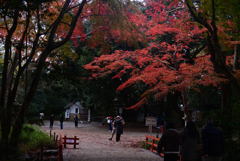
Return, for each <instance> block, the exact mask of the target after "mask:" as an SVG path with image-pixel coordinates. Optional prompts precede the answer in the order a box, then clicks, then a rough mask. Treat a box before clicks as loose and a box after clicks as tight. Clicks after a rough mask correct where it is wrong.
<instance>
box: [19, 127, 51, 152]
mask: <svg viewBox="0 0 240 161" xmlns="http://www.w3.org/2000/svg"><path fill="white" fill-rule="evenodd" d="M19 142H20V144H19V152H20V153H24V152H27V151H33V150H36V149H39V148H40V147H41V145H43V146H48V147H53V146H54V140H53V139H50V137H49V136H48V134H47V133H45V132H43V131H41V130H40V129H39V128H38V127H33V126H24V127H23V130H22V133H21V136H20V141H19Z"/></svg>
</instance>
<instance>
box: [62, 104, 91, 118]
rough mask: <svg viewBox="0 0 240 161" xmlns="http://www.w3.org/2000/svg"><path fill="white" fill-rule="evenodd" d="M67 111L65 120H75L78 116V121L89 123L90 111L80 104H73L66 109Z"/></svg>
mask: <svg viewBox="0 0 240 161" xmlns="http://www.w3.org/2000/svg"><path fill="white" fill-rule="evenodd" d="M64 109H65V110H66V111H65V119H66V120H73V119H74V117H75V116H76V115H77V116H78V120H81V121H88V109H84V107H82V105H81V103H80V102H72V103H69V104H68V105H66V106H65V107H64Z"/></svg>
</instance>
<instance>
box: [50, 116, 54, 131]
mask: <svg viewBox="0 0 240 161" xmlns="http://www.w3.org/2000/svg"><path fill="white" fill-rule="evenodd" d="M49 120H50V129H51V130H52V127H53V122H54V115H53V114H52V115H51V116H50V119H49Z"/></svg>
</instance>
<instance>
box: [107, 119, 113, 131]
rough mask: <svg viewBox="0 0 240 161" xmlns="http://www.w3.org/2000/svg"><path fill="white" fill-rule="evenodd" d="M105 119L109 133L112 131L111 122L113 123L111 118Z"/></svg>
mask: <svg viewBox="0 0 240 161" xmlns="http://www.w3.org/2000/svg"><path fill="white" fill-rule="evenodd" d="M106 119H107V123H108V130H109V132H111V131H112V122H113V120H112V116H109V117H107V118H106Z"/></svg>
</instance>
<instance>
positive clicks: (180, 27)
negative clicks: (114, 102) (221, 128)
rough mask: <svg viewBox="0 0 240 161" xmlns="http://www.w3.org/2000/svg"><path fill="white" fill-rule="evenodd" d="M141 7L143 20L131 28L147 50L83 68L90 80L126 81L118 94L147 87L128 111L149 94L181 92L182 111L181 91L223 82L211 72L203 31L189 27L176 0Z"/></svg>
mask: <svg viewBox="0 0 240 161" xmlns="http://www.w3.org/2000/svg"><path fill="white" fill-rule="evenodd" d="M145 3H146V10H145V19H144V18H142V19H141V23H137V24H138V27H139V28H140V29H141V30H142V31H143V32H144V33H145V35H146V39H147V41H148V44H149V45H148V46H147V47H145V48H143V49H138V50H135V51H123V50H119V51H115V52H114V53H113V54H110V55H102V56H100V57H97V58H95V60H94V61H93V62H91V63H90V64H87V65H85V68H86V69H87V70H90V71H92V78H98V77H104V76H106V75H109V74H115V76H113V79H121V77H123V76H124V75H126V74H128V75H129V79H128V80H127V81H125V82H123V83H122V84H121V85H120V86H119V87H118V89H117V90H118V91H119V90H123V89H124V88H127V87H129V86H131V85H133V84H135V83H136V82H144V83H145V84H147V85H148V86H149V88H148V90H146V91H145V92H144V93H143V94H142V99H141V100H140V101H139V102H138V103H137V104H135V105H133V106H131V107H129V109H135V108H138V107H140V106H142V105H143V104H144V103H146V100H147V98H148V97H149V96H150V94H152V93H155V96H156V98H158V99H161V98H163V96H164V95H167V94H170V93H173V92H174V91H181V93H182V97H183V104H184V106H187V103H186V97H185V95H186V94H185V90H187V89H188V88H190V87H191V88H193V89H195V90H197V91H199V89H198V88H197V87H198V85H200V84H203V85H205V86H207V85H214V86H216V85H217V84H220V83H221V82H227V79H226V78H225V77H219V76H218V75H216V73H215V72H214V69H216V66H215V64H214V63H212V62H211V61H210V60H211V59H210V58H211V56H210V55H208V54H207V50H206V49H207V48H206V45H207V41H206V39H205V37H204V33H205V32H206V29H205V28H202V27H201V26H198V25H197V24H196V23H194V22H193V21H191V16H190V14H189V13H188V10H187V8H186V5H185V3H183V2H180V1H178V0H175V1H168V0H165V1H146V2H145ZM223 31H224V30H222V32H223ZM223 36H226V33H223ZM225 43H226V42H225ZM226 59H227V60H228V61H226V65H230V63H229V62H230V59H231V57H226V58H225V59H224V60H226ZM185 109H187V107H185ZM185 112H186V113H187V112H188V111H187V110H185Z"/></svg>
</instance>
